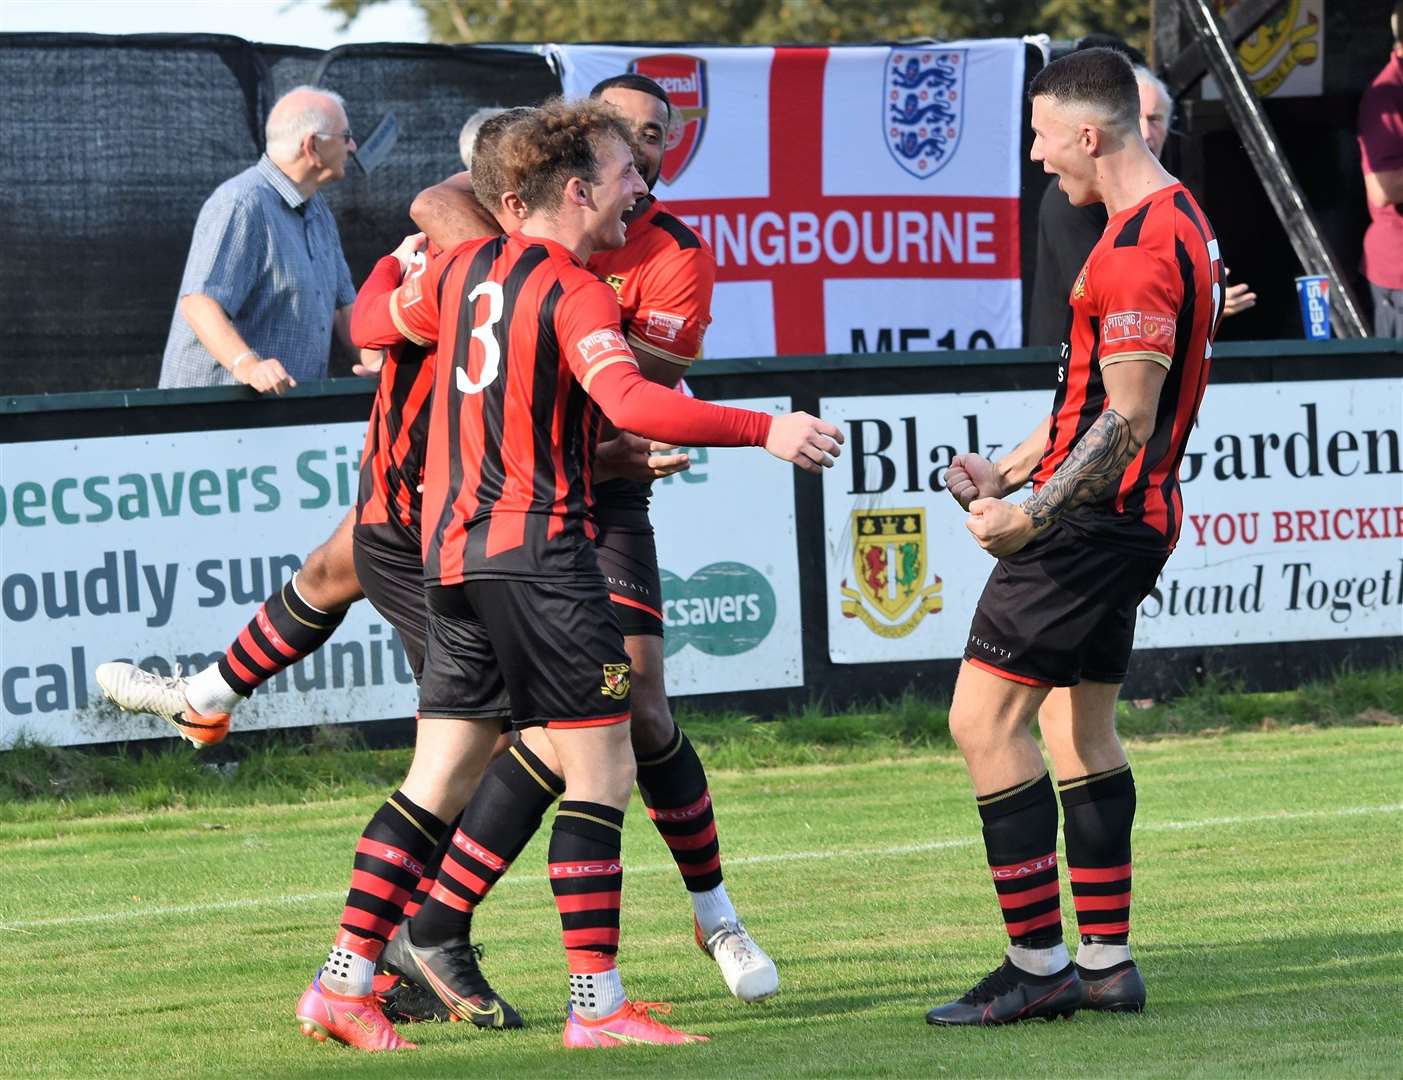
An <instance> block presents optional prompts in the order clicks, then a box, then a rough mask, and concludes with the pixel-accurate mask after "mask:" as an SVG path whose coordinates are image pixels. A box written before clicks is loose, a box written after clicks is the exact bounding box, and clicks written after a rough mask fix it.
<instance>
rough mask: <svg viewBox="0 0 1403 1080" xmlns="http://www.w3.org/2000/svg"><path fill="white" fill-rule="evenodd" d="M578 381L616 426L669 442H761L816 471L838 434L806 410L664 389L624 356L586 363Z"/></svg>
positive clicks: (832, 452) (829, 456) (834, 449)
mask: <svg viewBox="0 0 1403 1080" xmlns="http://www.w3.org/2000/svg"><path fill="white" fill-rule="evenodd" d="M619 341H620V345H621V352H623V353H626V348H627V347H626V346H622V337H620V338H619ZM583 385H584V387H585V392H586V393H588V394H589V395H590V397H592V398H594V400H595V401H596V402H597V403H598V404H599V407H600V408H601V409H603V410H604V415H605V416H607V417H608V418H609V422H610V423H612V424H613V425H614V426H615V427H617V428H619V429H620V430H622V431H631V432H633V433H635V434H637V435H641V436H643V437H645V438H649V439H657V440H659V441H661V442H666V443H669V444H671V445H674V446H763V447H764V448H765V449H766V450H768V451H769V452H770V453H771V454H773V455H774V456H775V457H778V458H781V459H782V460H784V461H790V462H793V463H794V464H795V465H798V466H799V467H800V468H801V469H806V470H808V471H809V472H818V471H819V469H820V468H823V467H825V466H829V465H832V464H833V458H834V457H835V456H836V455H837V454H838V452H839V450H838V444H839V443H840V442H841V441H842V438H843V436H842V433H841V432H839V431H838V429H837V428H836V427H834V426H833V425H832V424H830V423H827V422H826V421H824V420H819V419H818V418H817V417H813V416H809V415H808V414H806V413H792V414H790V415H788V416H780V417H772V416H771V415H770V414H769V413H762V412H755V411H753V410H751V409H734V408H731V407H729V406H726V405H713V404H712V403H711V402H708V401H699V400H697V399H696V398H689V397H684V396H683V395H681V394H678V393H675V392H673V391H671V390H665V389H663V388H662V387H661V386H658V385H657V384H656V383H651V382H649V381H648V380H647V379H645V378H644V377H643V376H642V375H641V374H640V373H639V371H638V368H637V367H635V366H634V364H633V363H632V360H631V357H630V356H628V355H619V356H618V357H617V358H612V357H611V359H610V361H609V362H606V363H601V364H599V365H597V366H595V367H593V368H591V369H590V370H589V371H588V372H587V373H586V375H585V378H584V381H583Z"/></svg>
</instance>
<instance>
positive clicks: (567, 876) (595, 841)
mask: <svg viewBox="0 0 1403 1080" xmlns="http://www.w3.org/2000/svg"><path fill="white" fill-rule="evenodd" d="M623 830H624V812H623V811H622V810H616V809H615V808H614V807H612V806H605V805H604V804H602V803H595V802H580V801H574V800H566V801H563V802H561V804H560V808H559V809H558V810H557V811H556V812H555V826H554V827H553V828H552V829H551V837H550V855H549V859H550V888H551V892H552V893H553V894H554V896H555V906H556V910H558V911H559V912H560V929H561V936H562V938H563V939H564V942H565V959H566V964H567V966H568V967H569V971H570V1004H571V1007H572V1008H574V1009H575V1010H576V1011H577V1012H579V1013H580V1014H581V1015H583V1016H585V1017H588V1018H590V1019H597V1018H599V1017H601V1016H608V1015H609V1014H610V1013H613V1012H615V1011H617V1010H618V1009H619V1007H620V1006H621V1005H623V1002H624V994H623V985H622V983H621V981H620V979H619V972H618V952H619V899H620V894H621V892H622V890H623V884H624V868H623V861H622V859H621V858H620V850H621V847H622V841H623Z"/></svg>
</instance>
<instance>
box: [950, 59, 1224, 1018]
mask: <svg viewBox="0 0 1403 1080" xmlns="http://www.w3.org/2000/svg"><path fill="white" fill-rule="evenodd" d="M1030 94H1031V96H1032V101H1033V120H1032V124H1033V133H1034V140H1033V148H1032V157H1033V160H1034V161H1040V162H1042V163H1043V168H1044V169H1045V170H1046V171H1047V172H1050V173H1055V174H1056V175H1057V177H1058V185H1059V186H1060V187H1061V188H1062V190H1063V191H1065V192H1066V193H1067V196H1068V197H1069V199H1070V200H1071V202H1072V204H1073V205H1076V206H1081V205H1085V204H1087V203H1090V202H1094V201H1099V202H1104V203H1105V204H1106V209H1107V211H1108V213H1109V215H1110V220H1109V223H1108V224H1107V226H1106V231H1105V233H1104V234H1103V235H1102V237H1101V239H1100V241H1099V242H1098V243H1097V244H1096V247H1095V248H1094V249H1093V250H1092V252H1091V254H1090V256H1089V257H1088V258H1087V260H1086V264H1085V266H1083V268H1082V271H1081V274H1080V275H1079V276H1078V278H1077V280H1076V283H1075V284H1074V285H1073V287H1072V291H1071V296H1070V303H1071V308H1072V312H1071V315H1072V318H1071V323H1070V325H1071V341H1070V345H1067V344H1064V345H1063V360H1062V365H1063V366H1062V367H1060V368H1059V371H1058V384H1059V385H1058V388H1057V393H1056V396H1055V398H1054V401H1053V410H1052V415H1051V418H1050V419H1049V420H1048V421H1046V422H1045V423H1044V424H1043V425H1042V426H1041V427H1040V428H1039V429H1038V430H1037V431H1035V432H1034V433H1033V434H1032V435H1031V436H1030V437H1029V438H1028V439H1026V440H1025V441H1024V442H1023V443H1022V444H1021V445H1020V446H1018V447H1017V448H1016V449H1015V450H1014V451H1013V452H1012V453H1010V454H1009V455H1008V456H1007V457H1005V458H1003V459H1002V460H1001V461H999V462H998V463H997V464H991V463H990V462H988V461H986V460H985V459H983V458H981V457H980V456H978V455H977V454H963V455H960V456H959V457H957V458H956V459H955V460H954V461H953V462H952V464H951V467H950V469H949V481H948V486H949V488H950V493H951V494H952V495H954V496H955V498H956V499H958V500H959V502H960V504H961V505H962V506H964V507H966V508H967V509H968V510H969V519H968V521H967V523H966V526H967V528H968V529H969V531H970V532H971V533H972V534H973V535H974V537H975V539H976V540H977V541H978V542H979V544H980V546H981V547H983V548H984V549H985V550H986V551H988V552H989V553H990V554H992V555H994V556H996V557H997V558H998V559H999V563H998V565H997V566H996V567H995V569H994V572H993V574H992V576H991V577H990V578H989V582H988V584H987V585H986V586H985V588H984V593H983V595H982V596H981V597H980V600H979V604H978V607H977V609H976V611H975V615H974V620H973V623H972V625H971V627H970V635H969V642H968V644H967V645H966V647H965V654H964V655H965V659H964V663H963V664H962V665H961V668H960V674H959V679H958V681H957V683H956V686H955V697H954V702H953V703H952V705H951V708H950V730H951V733H952V734H953V735H954V737H955V740H956V742H957V743H958V744H959V747H960V750H961V752H962V753H963V754H964V758H965V763H966V766H967V767H968V769H969V773H970V777H971V778H972V779H973V781H974V789H975V792H976V802H977V804H978V808H979V816H980V818H981V820H982V822H983V832H984V845H985V850H986V853H987V855H988V860H989V866H990V868H991V870H992V872H993V877H994V890H995V893H996V894H997V896H998V901H999V907H1000V910H1001V911H1002V913H1003V919H1004V924H1005V927H1006V929H1007V931H1008V936H1009V946H1008V952H1007V956H1006V958H1005V960H1004V963H1003V965H1002V966H1001V967H999V968H998V969H997V970H995V971H993V972H992V973H990V974H989V975H988V976H987V977H986V978H984V979H983V980H982V981H981V982H980V983H979V984H978V985H976V986H975V987H974V988H973V989H972V990H970V991H969V992H968V993H967V994H965V995H964V996H963V997H961V998H959V999H958V1000H956V1001H952V1002H949V1003H948V1004H944V1005H940V1006H938V1007H936V1008H933V1009H931V1010H930V1012H929V1013H927V1015H926V1019H927V1020H928V1021H929V1022H930V1023H932V1024H943V1025H968V1024H975V1025H979V1024H1005V1023H1012V1022H1014V1021H1018V1020H1028V1019H1033V1018H1037V1017H1044V1018H1050V1017H1054V1016H1059V1015H1061V1016H1065V1015H1070V1014H1071V1013H1072V1012H1073V1011H1074V1010H1076V1009H1078V1008H1088V1009H1100V1010H1115V1011H1126V1012H1138V1011H1140V1010H1141V1009H1142V1008H1143V1007H1144V1003H1145V984H1144V981H1143V980H1142V979H1141V976H1140V973H1139V971H1138V969H1137V968H1136V966H1135V962H1134V961H1133V960H1132V959H1131V956H1130V946H1129V932H1130V892H1131V888H1130V881H1131V873H1130V862H1131V860H1130V828H1131V824H1132V822H1133V820H1134V817H1135V783H1134V780H1133V779H1132V778H1131V773H1130V765H1129V763H1128V762H1127V760H1126V755H1125V749H1124V748H1123V747H1122V746H1121V743H1120V740H1119V739H1118V738H1117V736H1116V728H1115V703H1116V697H1117V694H1118V693H1119V691H1120V684H1121V682H1122V681H1123V680H1124V678H1125V673H1126V667H1127V665H1128V662H1129V659H1130V652H1131V646H1132V643H1133V639H1134V630H1135V613H1136V609H1137V607H1138V606H1139V604H1140V601H1141V600H1143V599H1144V597H1145V596H1146V595H1147V594H1148V592H1149V590H1150V588H1151V587H1152V586H1153V585H1154V582H1155V579H1156V577H1157V576H1158V574H1159V571H1160V568H1161V567H1162V566H1163V565H1164V562H1165V560H1166V559H1167V558H1168V556H1169V553H1170V551H1171V550H1172V548H1173V547H1174V543H1175V541H1176V540H1177V538H1178V535H1179V528H1180V524H1181V518H1182V513H1183V507H1182V502H1181V499H1180V494H1179V484H1178V470H1179V462H1180V459H1181V458H1182V457H1183V454H1184V447H1185V444H1186V442H1187V440H1188V437H1189V432H1190V430H1191V429H1192V427H1193V424H1194V417H1195V416H1196V414H1197V412H1198V407H1199V403H1200V402H1201V401H1202V399H1203V391H1204V386H1205V384H1206V383H1207V381H1208V368H1209V357H1210V355H1211V353H1212V346H1211V342H1212V338H1213V335H1214V333H1215V332H1216V329H1217V324H1218V320H1219V318H1220V316H1221V315H1222V303H1223V284H1224V282H1223V276H1224V275H1223V266H1222V262H1221V260H1220V259H1219V256H1218V242H1217V240H1215V239H1214V236H1213V232H1212V229H1211V228H1210V227H1209V224H1208V221H1207V219H1206V218H1205V217H1204V215H1203V211H1202V210H1200V209H1199V207H1198V205H1197V204H1196V203H1195V202H1194V199H1193V196H1191V195H1190V194H1189V193H1188V192H1187V191H1186V190H1185V189H1184V188H1183V186H1182V185H1180V184H1179V183H1178V181H1176V180H1175V179H1174V177H1172V176H1170V175H1169V174H1168V173H1167V172H1165V170H1164V169H1163V167H1161V165H1160V163H1159V161H1158V159H1157V158H1156V157H1155V155H1154V153H1153V152H1152V151H1151V149H1150V148H1149V147H1148V146H1146V144H1145V140H1144V138H1143V137H1142V135H1141V133H1140V130H1139V126H1138V111H1139V97H1138V92H1137V88H1136V82H1135V73H1134V72H1133V71H1132V70H1131V67H1130V64H1129V63H1128V62H1127V61H1126V59H1125V58H1124V57H1123V56H1121V55H1120V54H1119V53H1116V52H1113V51H1111V50H1109V49H1100V48H1097V49H1088V50H1085V51H1082V52H1076V53H1072V54H1070V55H1068V56H1066V57H1064V58H1062V59H1061V60H1057V61H1055V62H1054V63H1052V64H1049V65H1048V66H1047V67H1046V68H1044V69H1043V70H1042V71H1041V72H1040V73H1039V74H1038V75H1037V77H1036V78H1035V79H1034V80H1033V84H1032V87H1031V88H1030ZM1029 478H1032V480H1033V494H1032V496H1031V497H1029V498H1028V499H1026V500H1025V501H1023V502H1022V503H1017V504H1015V503H1009V502H1005V501H1003V498H1004V496H1005V495H1008V494H1010V493H1012V492H1014V491H1017V490H1019V489H1020V488H1022V487H1023V485H1024V484H1025V483H1026V482H1027V481H1028V479H1029ZM1035 715H1036V716H1037V717H1038V720H1039V725H1040V727H1041V730H1042V734H1043V738H1044V740H1045V741H1046V743H1047V746H1048V749H1049V750H1050V751H1051V753H1052V760H1053V765H1054V768H1055V769H1056V771H1057V775H1058V777H1059V782H1058V785H1057V786H1058V788H1059V789H1060V791H1061V801H1062V809H1063V812H1064V814H1065V835H1066V851H1067V863H1068V876H1069V877H1070V879H1071V884H1072V901H1073V905H1074V907H1075V909H1076V915H1077V923H1078V927H1079V929H1080V931H1081V944H1080V946H1079V948H1078V950H1077V955H1076V959H1075V962H1073V961H1072V960H1071V959H1070V958H1069V957H1068V955H1067V950H1066V947H1065V946H1064V945H1063V943H1062V916H1061V903H1060V894H1059V884H1058V869H1057V796H1056V794H1055V793H1054V790H1053V785H1052V781H1051V779H1050V777H1049V775H1048V772H1047V767H1046V765H1045V764H1044V761H1043V757H1042V753H1041V752H1040V750H1039V749H1038V745H1037V742H1036V741H1035V740H1034V738H1033V736H1032V734H1031V732H1030V730H1029V726H1030V724H1031V722H1032V720H1033V718H1034V716H1035Z"/></svg>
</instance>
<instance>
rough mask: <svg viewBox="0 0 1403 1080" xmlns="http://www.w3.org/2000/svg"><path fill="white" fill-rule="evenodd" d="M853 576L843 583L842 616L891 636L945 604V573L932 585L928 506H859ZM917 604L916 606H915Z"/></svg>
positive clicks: (906, 630) (854, 527)
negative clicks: (928, 568) (942, 594)
mask: <svg viewBox="0 0 1403 1080" xmlns="http://www.w3.org/2000/svg"><path fill="white" fill-rule="evenodd" d="M852 542H853V574H854V578H853V580H854V581H856V582H857V586H858V587H857V588H856V589H852V588H849V587H848V583H847V582H846V581H845V582H843V585H842V593H843V615H844V616H845V617H847V618H849V619H861V620H862V621H863V622H864V623H865V624H866V625H867V628H868V629H869V630H871V631H872V632H873V633H874V634H879V635H880V636H882V637H886V638H895V637H905V636H906V635H907V634H909V633H911V631H912V630H914V629H916V627H917V626H918V625H919V624H920V622H921V620H922V619H924V618H925V617H926V616H927V615H929V614H932V613H933V612H937V611H939V610H940V608H941V599H940V589H941V581H940V575H939V574H937V575H935V577H934V579H933V580H932V581H931V583H930V584H929V585H927V586H924V587H922V585H921V582H923V581H924V580H925V577H926V511H925V509H924V507H913V508H911V509H906V510H855V511H853V515H852ZM913 606H914V610H913Z"/></svg>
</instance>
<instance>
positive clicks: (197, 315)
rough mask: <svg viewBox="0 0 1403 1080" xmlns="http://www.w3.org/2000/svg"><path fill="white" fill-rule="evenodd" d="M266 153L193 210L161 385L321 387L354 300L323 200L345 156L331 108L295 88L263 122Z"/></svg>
mask: <svg viewBox="0 0 1403 1080" xmlns="http://www.w3.org/2000/svg"><path fill="white" fill-rule="evenodd" d="M267 146H268V149H267V152H266V153H265V154H264V155H263V156H262V157H261V158H260V159H259V160H258V164H256V165H253V166H251V167H250V168H247V169H245V170H244V171H243V172H241V173H239V175H238V176H235V177H233V178H232V179H230V180H226V181H225V182H224V183H223V184H220V185H219V187H217V188H216V189H215V190H214V193H213V194H212V195H211V196H210V197H209V199H207V200H206V202H205V204H204V206H203V207H202V208H201V209H200V216H199V219H198V220H197V221H196V222H195V235H194V237H193V238H192V240H191V243H190V254H189V257H188V258H187V259H186V262H185V276H184V278H183V279H182V281H181V283H180V299H179V301H178V303H177V304H176V308H175V314H174V315H173V316H172V318H171V328H170V335H169V337H168V338H167V339H166V352H165V357H164V359H163V360H162V363H161V381H160V385H161V386H162V387H176V386H220V385H232V384H235V383H243V384H245V385H247V386H251V387H253V389H255V390H257V391H259V392H260V393H270V392H271V393H278V394H280V393H282V392H283V390H285V389H286V388H287V387H289V386H296V385H297V382H298V380H300V379H320V378H325V377H326V373H327V363H328V360H329V358H330V354H331V347H332V339H333V333H335V335H336V337H338V338H340V340H342V341H343V342H345V343H346V346H347V347H348V348H349V347H350V336H349V334H348V333H347V330H348V327H349V324H350V314H351V305H352V303H353V302H354V301H355V298H356V290H355V287H354V285H352V283H351V272H350V269H349V268H348V267H347V266H346V258H345V256H344V255H343V254H342V253H341V237H340V235H339V234H338V233H337V231H336V220H335V218H333V217H332V214H331V210H330V208H329V207H328V206H327V204H326V200H325V199H323V198H322V197H321V195H319V194H317V192H318V190H319V189H320V188H321V187H323V186H324V185H326V184H330V183H332V182H334V181H337V180H341V179H343V178H344V177H345V175H346V163H347V161H348V159H349V158H350V155H351V154H352V153H353V152H354V151H355V148H356V143H355V139H353V138H352V137H351V129H350V125H349V123H348V122H347V120H346V109H345V106H344V103H343V102H342V100H341V98H340V97H339V96H338V95H336V94H333V93H330V92H329V91H326V90H318V89H315V88H313V87H309V86H299V87H298V88H297V89H295V90H291V91H289V92H288V93H287V94H285V95H283V97H282V98H280V99H279V100H278V103H277V104H276V105H274V106H273V109H272V112H270V113H269V114H268V126H267Z"/></svg>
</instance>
